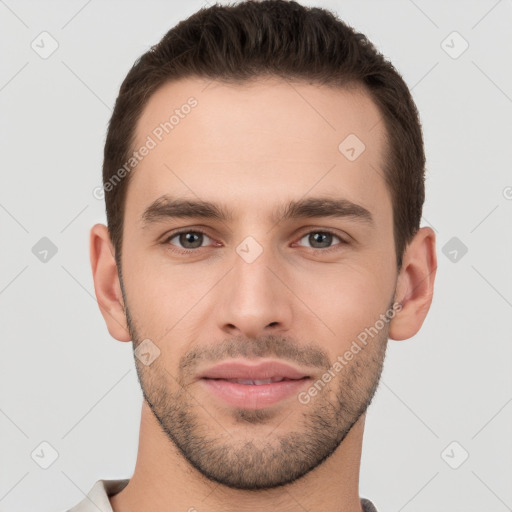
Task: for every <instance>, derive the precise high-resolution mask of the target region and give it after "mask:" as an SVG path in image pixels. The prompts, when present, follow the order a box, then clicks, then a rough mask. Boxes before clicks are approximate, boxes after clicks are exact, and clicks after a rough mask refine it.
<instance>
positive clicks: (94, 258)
mask: <svg viewBox="0 0 512 512" xmlns="http://www.w3.org/2000/svg"><path fill="white" fill-rule="evenodd" d="M424 166H425V156H424V149H423V140H422V134H421V126H420V122H419V119H418V113H417V110H416V107H415V105H414V102H413V100H412V98H411V95H410V92H409V90H408V88H407V86H406V85H405V83H404V82H403V80H402V78H401V77H400V75H399V74H398V73H397V72H396V70H395V69H394V68H393V66H392V65H391V64H390V63H389V62H388V61H386V60H385V59H384V58H383V57H382V55H380V54H379V53H378V52H377V51H376V50H375V48H374V47H373V46H372V45H371V43H370V42H369V41H368V40H367V39H366V38H365V37H364V36H362V35H361V34H357V33H355V32H354V31H353V29H351V28H350V27H348V26H347V25H345V24H344V23H343V22H342V21H340V20H339V19H337V18H336V17H335V16H334V15H333V14H332V13H330V12H328V11H325V10H322V9H308V8H305V7H303V6H301V5H299V4H297V3H295V2H286V1H283V0H269V1H263V2H243V3H239V4H236V5H231V6H224V7H223V6H218V5H214V6H212V7H210V8H207V9H202V10H200V11H199V12H197V13H195V14H194V15H193V16H191V17H190V18H188V19H187V20H185V21H183V22H181V23H180V24H178V25H177V26H176V27H174V28H173V29H172V30H171V31H170V32H169V33H168V34H166V36H165V37H164V38H163V39H162V40H161V41H160V42H159V43H158V44H157V45H156V46H154V47H153V48H151V50H150V51H148V52H147V53H146V54H144V55H143V56H142V57H141V58H140V59H139V60H138V61H137V62H136V63H135V65H134V67H133V68H132V69H131V70H130V72H129V73H128V75H127V77H126V79H125V81H124V82H123V84H122V86H121V89H120V93H119V96H118V98H117V101H116V105H115V109H114V112H113V115H112V119H111V122H110V125H109V130H108V135H107V140H106V145H105V158H104V167H103V183H104V189H105V200H106V210H107V221H108V228H107V227H106V226H104V225H102V224H97V225H95V226H94V227H93V228H92V230H91V240H90V241H91V253H90V256H91V265H92V271H93V276H94V285H95V291H96V296H97V299H98V304H99V305H100V309H101V312H102V314H103V316H104V319H105V321H106V324H107V327H108V330H109V332H110V334H111V335H112V336H113V337H114V338H116V339H117V340H119V341H125V342H128V341H133V348H134V354H135V363H136V368H137V372H138V377H139V380H140V384H141V387H142V390H143V395H144V403H143V406H142V417H141V425H140V439H139V451H138V457H137V463H136V467H135V471H134V473H133V476H132V477H131V478H130V479H129V480H128V479H125V480H99V481H97V482H96V484H95V486H94V487H93V489H92V490H91V492H90V493H89V495H88V497H87V498H85V499H84V500H83V501H82V502H81V503H80V504H79V505H77V506H76V507H75V508H73V509H72V511H73V512H78V511H80V512H85V511H93V510H94V511H96V510H98V509H99V510H102V511H113V512H133V511H142V510H147V511H159V510H161V511H164V510H165V511H166V512H177V511H189V512H192V511H198V512H201V511H208V512H219V511H226V510H237V511H262V512H263V511H265V512H268V511H280V512H284V511H300V510H309V511H311V512H317V511H340V510H343V511H350V512H356V511H358V512H360V511H366V512H368V511H375V510H376V509H375V507H374V505H373V504H372V503H371V502H370V501H369V500H367V499H361V498H360V497H359V492H358V485H359V468H360V457H361V449H362V438H363V429H364V422H365V416H366V410H367V408H368V406H369V404H370V402H371V400H372V398H373V396H374V393H375V391H376V389H377V386H378V383H379V379H380V375H381V371H382V366H383V361H384V357H385V351H386V346H387V340H388V338H392V339H395V340H403V339H407V338H410V337H411V336H413V335H414V334H415V333H416V332H418V330H419V329H420V327H421V325H422V323H423V321H424V319H425V317H426V315H427V312H428V309H429V307H430V303H431V300H432V294H433V284H434V278H435V273H436V265H437V260H436V253H435V236H434V232H433V231H432V230H431V229H430V228H428V227H422V228H420V226H419V224H420V219H421V211H422V205H423V202H424Z"/></svg>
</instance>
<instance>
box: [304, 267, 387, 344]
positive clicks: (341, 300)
mask: <svg viewBox="0 0 512 512" xmlns="http://www.w3.org/2000/svg"><path fill="white" fill-rule="evenodd" d="M379 260H382V258H381V257H379V258H378V259H377V260H376V261H375V262H373V263H370V262H365V263H364V264H363V263H362V262H358V263H357V264H356V263H348V262H345V263H343V264H340V265H336V266H334V265H330V266H326V267H325V268H324V269H318V270H317V271H315V272H314V275H313V273H312V275H311V276H308V277H305V274H304V273H302V274H301V275H297V276H296V278H295V286H294V291H295V292H296V294H297V295H298V296H299V297H301V298H302V299H303V301H304V303H305V304H306V305H307V307H308V308H309V310H310V311H312V312H313V313H314V315H315V316H316V317H318V318H319V320H320V321H321V322H323V324H325V325H326V326H327V327H328V328H329V329H330V331H332V332H330V331H329V330H328V329H327V330H324V332H326V333H327V336H326V338H325V340H326V341H327V340H328V339H329V338H331V339H332V347H333V349H334V347H336V350H339V349H340V347H342V346H345V345H346V344H347V345H349V344H350V343H351V342H352V341H353V340H354V339H355V338H357V336H358V335H359V334H360V333H361V332H362V331H363V330H364V329H366V328H369V327H371V326H373V325H374V324H375V322H376V321H377V320H378V319H379V315H381V314H384V313H385V312H386V310H387V309H388V306H389V303H390V301H391V299H392V294H393V291H394V274H393V270H392V265H390V264H389V260H388V263H382V262H379ZM298 307H299V308H300V311H304V308H303V307H301V306H300V305H298ZM309 310H308V311H307V317H306V319H305V320H300V322H303V325H302V326H301V328H302V329H305V332H315V330H313V331H312V328H311V321H312V319H311V315H312V313H310V311H309ZM313 320H314V321H315V322H316V321H317V320H316V319H313ZM308 325H309V327H308ZM330 335H332V336H330Z"/></svg>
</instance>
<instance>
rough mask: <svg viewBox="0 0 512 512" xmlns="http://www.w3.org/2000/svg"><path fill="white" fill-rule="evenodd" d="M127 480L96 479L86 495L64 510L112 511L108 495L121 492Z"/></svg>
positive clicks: (72, 511)
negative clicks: (77, 502) (76, 503)
mask: <svg viewBox="0 0 512 512" xmlns="http://www.w3.org/2000/svg"><path fill="white" fill-rule="evenodd" d="M129 481H130V479H129V478H128V479H126V480H98V481H97V482H96V483H95V484H94V486H93V488H92V489H91V490H90V491H89V493H88V494H87V496H86V497H85V498H84V499H83V500H82V501H81V502H80V503H79V504H78V505H75V506H74V507H73V508H71V509H69V510H67V511H66V512H113V510H112V507H111V505H110V501H109V499H108V497H109V496H113V495H114V494H117V493H118V492H121V491H122V490H123V489H124V488H125V487H126V486H127V485H128V482H129Z"/></svg>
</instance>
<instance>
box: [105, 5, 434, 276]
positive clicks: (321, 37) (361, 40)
mask: <svg viewBox="0 0 512 512" xmlns="http://www.w3.org/2000/svg"><path fill="white" fill-rule="evenodd" d="M263 76H276V77H281V78H285V79H291V80H295V81H303V82H307V83H314V84H318V85H327V86H335V87H336V86H337V87H346V86H348V85H349V84H350V85H352V84H356V85H359V86H361V87H363V89H364V90H365V91H366V92H367V93H368V94H369V95H370V97H371V98H372V99H373V101H374V102H375V104H376V105H377V106H378V108H379V111H380V112H381V115H382V116H383V119H384V123H385V128H386V139H387V147H388V152H387V153H388V154H387V157H386V161H385V162H384V163H383V173H384V177H385V180H386V184H387V186H388V189H389V191H390V194H391V198H392V203H393V233H394V241H395V251H396V262H397V266H398V268H400V267H401V265H402V257H403V252H404V250H405V247H406V246H407V244H408V243H409V242H410V241H411V239H412V237H413V236H414V235H415V233H416V232H417V230H418V229H419V226H420V220H421V212H422V208H423V202H424V199H425V185H424V180H425V176H424V173H425V153H424V147H423V137H422V131H421V124H420V120H419V115H418V111H417V109H416V106H415V104H414V101H413V99H412V96H411V93H410V91H409V89H408V87H407V85H406V84H405V82H404V80H403V79H402V77H401V75H400V74H399V73H398V72H397V70H396V69H395V68H394V67H393V65H392V64H391V63H390V62H389V61H388V60H386V59H385V58H384V56H383V55H382V54H381V53H379V52H378V51H377V50H376V48H375V47H374V46H373V44H372V43H371V42H370V41H369V40H368V39H367V38H366V36H364V35H363V34H360V33H357V32H356V31H355V30H354V29H353V28H352V27H350V26H349V25H347V24H346V23H344V22H343V21H341V20H340V19H339V18H338V17H337V16H336V15H335V14H333V13H332V12H330V11H327V10H325V9H321V8H308V7H304V6H302V5H300V4H299V3H297V2H294V1H286V0H263V1H253V0H247V1H244V2H241V3H238V4H231V5H218V4H215V5H213V6H211V7H208V8H202V9H200V10H199V11H197V12H196V13H194V14H193V15H191V16H190V17H189V18H187V19H186V20H183V21H181V22H180V23H178V24H177V25H176V26H175V27H174V28H172V29H171V30H169V32H167V34H166V35H165V36H164V37H163V38H162V39H161V41H160V42H159V43H158V44H156V45H154V46H153V47H151V49H150V50H149V51H147V52H146V53H145V54H143V55H142V56H141V57H140V58H139V59H137V61H136V62H135V64H134V65H133V67H132V68H131V69H130V71H129V73H128V75H127V76H126V78H125V79H124V81H123V83H122V85H121V88H120V91H119V95H118V97H117V100H116V104H115V107H114V111H113V114H112V117H111V119H110V123H109V127H108V133H107V138H106V142H105V151H104V162H103V184H104V188H105V204H106V213H107V223H108V229H109V233H110V237H111V239H112V243H113V245H114V249H115V255H116V262H117V265H118V269H119V270H120V269H121V245H122V238H123V237H122V234H123V216H124V206H125V198H126V190H127V186H128V183H129V178H130V173H128V174H126V177H125V178H123V179H122V180H120V181H119V183H117V184H116V185H115V186H110V187H109V188H106V184H107V183H110V185H112V181H111V180H112V177H113V176H114V175H115V174H116V173H117V172H118V171H119V169H120V167H121V166H123V163H125V162H127V161H128V160H129V158H130V152H131V151H133V144H134V141H135V131H136V125H137V121H138V119H139V118H140V116H141V114H142V111H143V109H144V107H145V105H146V104H147V102H148V99H149V98H150V97H151V95H152V94H153V93H155V91H156V90H157V89H158V88H159V87H160V86H162V85H163V84H165V83H168V82H171V81H175V80H178V79H181V78H189V77H198V78H206V79H215V80H219V81H221V82H228V83H229V82H231V83H243V82H247V81H249V80H252V79H257V78H259V77H263ZM340 142H341V141H340Z"/></svg>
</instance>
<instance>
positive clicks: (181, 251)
mask: <svg viewBox="0 0 512 512" xmlns="http://www.w3.org/2000/svg"><path fill="white" fill-rule="evenodd" d="M183 233H200V234H202V235H206V236H207V237H208V238H210V239H212V237H211V236H209V235H208V233H206V232H205V231H203V230H201V229H181V230H178V231H174V232H172V233H170V234H169V236H167V237H166V238H165V240H164V241H163V242H162V244H163V245H165V246H166V247H168V248H169V249H170V250H171V251H173V252H176V253H178V254H191V253H193V252H197V251H198V250H199V249H205V247H198V248H196V249H181V248H179V247H175V246H173V247H171V244H169V242H170V240H172V239H173V238H175V237H176V236H178V235H181V234H183ZM311 233H322V234H325V233H328V234H330V235H333V236H335V237H336V238H338V239H339V240H340V243H339V244H336V245H333V246H332V247H327V248H326V249H316V248H314V247H310V248H309V249H310V250H312V251H314V252H323V253H330V252H331V251H334V250H339V249H340V247H339V246H341V245H348V243H349V242H347V241H346V240H344V239H343V238H342V237H341V236H340V235H338V234H337V233H335V232H334V231H331V230H330V229H313V230H311V231H306V232H304V233H303V234H302V235H301V236H300V237H299V239H298V240H299V241H300V240H301V239H302V238H304V236H306V235H309V234H311ZM212 240H213V239H212Z"/></svg>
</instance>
